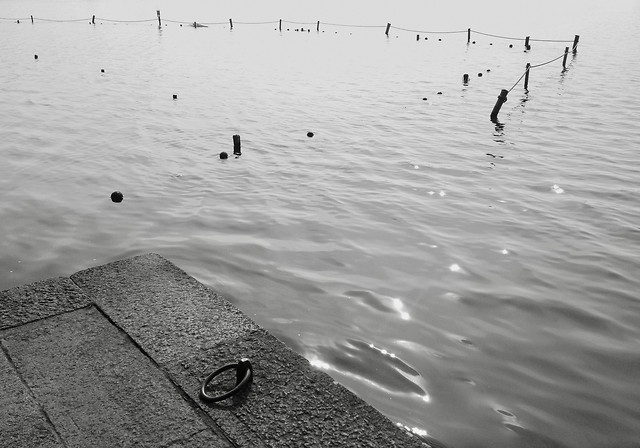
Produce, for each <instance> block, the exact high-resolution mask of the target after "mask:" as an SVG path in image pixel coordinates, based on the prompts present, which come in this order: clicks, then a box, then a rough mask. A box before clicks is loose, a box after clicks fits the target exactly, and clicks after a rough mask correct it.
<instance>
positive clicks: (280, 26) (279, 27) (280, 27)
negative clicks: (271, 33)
mask: <svg viewBox="0 0 640 448" xmlns="http://www.w3.org/2000/svg"><path fill="white" fill-rule="evenodd" d="M278 31H282V19H280V25H278Z"/></svg>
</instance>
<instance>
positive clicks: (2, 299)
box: [0, 277, 90, 330]
mask: <svg viewBox="0 0 640 448" xmlns="http://www.w3.org/2000/svg"><path fill="white" fill-rule="evenodd" d="M89 303H90V301H89V299H88V298H87V297H86V296H85V295H84V294H83V293H82V291H81V290H80V288H78V286H77V285H76V284H75V283H73V282H72V281H71V279H69V278H66V277H58V278H52V279H50V280H44V281H41V282H36V283H32V284H30V285H24V286H18V287H16V288H12V289H8V290H6V291H0V330H2V329H3V328H9V327H13V326H16V325H22V324H24V323H27V322H30V321H32V320H37V319H43V318H45V317H49V316H53V315H55V314H60V313H64V312H66V311H71V310H75V309H78V308H82V307H83V306H86V305H88V304H89Z"/></svg>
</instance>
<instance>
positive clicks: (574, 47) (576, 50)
mask: <svg viewBox="0 0 640 448" xmlns="http://www.w3.org/2000/svg"><path fill="white" fill-rule="evenodd" d="M579 40H580V36H578V35H577V34H576V37H574V38H573V54H576V53H577V52H578V41H579Z"/></svg>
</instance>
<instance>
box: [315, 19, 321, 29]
mask: <svg viewBox="0 0 640 448" xmlns="http://www.w3.org/2000/svg"><path fill="white" fill-rule="evenodd" d="M316 31H320V21H319V20H318V23H316Z"/></svg>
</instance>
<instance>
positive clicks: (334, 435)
mask: <svg viewBox="0 0 640 448" xmlns="http://www.w3.org/2000/svg"><path fill="white" fill-rule="evenodd" d="M0 349H1V350H0V434H2V437H0V447H4V446H7V447H8V446H11V447H16V446H29V447H33V446H46V447H67V446H133V445H135V446H149V447H198V446H215V447H218V446H219V447H252V448H253V447H257V448H260V447H381V448H382V447H385V448H386V447H410V448H411V447H433V448H438V447H441V446H443V445H442V444H440V443H439V442H438V441H436V440H433V439H430V438H423V437H417V436H416V435H413V434H411V433H409V432H407V431H405V430H404V429H402V428H400V427H398V426H396V425H395V424H393V423H392V422H391V421H390V420H389V419H388V418H387V417H385V416H384V415H382V414H381V413H380V412H379V411H377V410H376V409H374V408H373V407H372V406H370V405H368V404H367V403H365V402H364V401H363V400H362V399H360V398H358V397H357V396H356V395H354V394H353V393H352V392H350V391H349V390H347V389H346V388H345V387H343V386H342V385H340V384H338V383H337V382H336V381H334V380H333V379H332V378H331V377H330V376H329V375H328V374H326V373H325V372H322V371H319V370H317V369H314V368H313V367H312V366H311V364H310V363H309V362H308V361H307V360H306V359H305V358H304V357H302V356H300V355H299V354H297V353H295V352H294V351H292V350H291V349H289V348H288V347H286V346H285V345H284V344H283V343H282V342H280V341H279V340H278V339H276V338H275V337H274V336H272V335H271V334H269V333H268V332H267V331H266V330H264V329H263V328H261V327H260V326H258V325H257V324H256V323H255V322H253V321H252V320H251V319H250V318H249V317H247V316H246V315H245V314H243V313H242V312H241V311H240V310H239V309H237V308H236V307H235V306H234V305H232V304H231V303H229V302H228V301H227V300H226V299H224V298H223V297H221V296H220V295H219V294H217V293H216V292H215V291H213V290H212V289H211V288H209V287H207V286H205V285H203V284H201V283H200V282H198V281H197V280H195V279H194V278H193V277H191V276H189V275H188V274H187V273H186V272H184V271H183V270H181V269H180V268H178V267H177V266H175V265H174V264H173V263H171V262H170V261H169V260H167V259H166V258H163V257H162V256H160V255H157V254H146V255H141V256H137V257H133V258H128V259H124V260H119V261H115V262H113V263H109V264H106V265H103V266H97V267H93V268H90V269H86V270H83V271H80V272H77V273H75V274H73V275H71V276H70V277H59V278H53V279H49V280H44V281H40V282H36V283H32V284H29V285H24V286H19V287H16V288H12V289H8V290H6V291H2V292H0ZM241 358H248V359H250V361H251V364H252V366H253V373H254V376H253V382H252V383H251V384H250V387H248V388H247V389H245V390H244V391H242V392H240V393H239V394H237V395H234V396H233V397H231V398H229V399H227V400H225V401H222V402H219V403H215V404H208V403H205V402H203V401H202V400H201V399H200V398H199V391H200V386H201V383H202V381H203V380H204V378H206V376H207V375H208V374H209V373H211V372H212V371H214V370H215V369H216V368H218V367H220V366H222V365H225V364H229V363H234V362H237V361H238V360H239V359H241Z"/></svg>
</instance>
